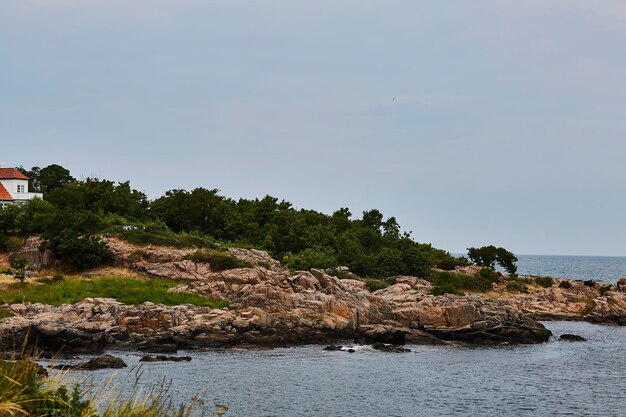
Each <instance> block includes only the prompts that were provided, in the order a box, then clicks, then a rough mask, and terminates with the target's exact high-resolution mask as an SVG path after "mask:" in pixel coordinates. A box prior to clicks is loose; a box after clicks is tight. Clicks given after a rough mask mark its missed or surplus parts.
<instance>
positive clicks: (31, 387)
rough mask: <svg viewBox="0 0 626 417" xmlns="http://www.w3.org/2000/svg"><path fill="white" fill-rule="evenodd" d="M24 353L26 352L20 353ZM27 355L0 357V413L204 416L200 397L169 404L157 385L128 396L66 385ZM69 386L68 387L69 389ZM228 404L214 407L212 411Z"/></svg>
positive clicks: (221, 411) (108, 389)
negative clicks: (44, 373) (143, 392)
mask: <svg viewBox="0 0 626 417" xmlns="http://www.w3.org/2000/svg"><path fill="white" fill-rule="evenodd" d="M23 352H24V351H23ZM31 358H32V356H31V355H30V354H29V353H28V352H26V353H19V354H17V355H15V356H14V357H13V358H12V359H11V360H6V361H5V360H0V416H2V417H5V416H6V417H8V416H11V417H13V416H14V417H18V416H19V417H29V416H33V417H35V416H49V417H122V416H123V417H192V416H201V415H206V413H205V412H203V410H202V408H203V406H204V403H203V401H202V400H200V399H192V400H191V401H189V402H187V403H186V404H183V405H180V406H173V405H172V402H171V401H170V400H169V399H168V396H167V393H168V392H167V388H166V387H164V386H163V385H160V386H159V385H155V387H154V388H153V389H152V390H150V391H149V392H148V393H146V394H142V393H141V392H140V390H139V389H138V388H135V389H133V390H132V391H131V392H130V393H128V394H127V395H122V394H123V392H122V391H120V390H116V389H115V387H114V386H112V385H110V383H108V384H104V385H103V386H102V387H100V389H97V390H95V391H94V390H83V389H81V387H80V386H79V385H70V384H69V383H68V377H67V374H56V375H55V376H53V377H47V376H44V375H41V373H40V368H39V367H38V365H36V364H35V363H34V362H33V360H32V359H31ZM68 387H69V388H68ZM226 410H228V407H226V406H222V405H220V406H219V408H218V406H216V411H214V413H213V415H217V416H221V415H223V414H224V413H225V412H226Z"/></svg>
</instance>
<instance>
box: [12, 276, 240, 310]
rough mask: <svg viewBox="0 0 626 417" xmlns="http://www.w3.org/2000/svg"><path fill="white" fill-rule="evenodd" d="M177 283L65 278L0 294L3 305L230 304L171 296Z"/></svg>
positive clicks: (106, 278) (106, 277) (15, 287)
mask: <svg viewBox="0 0 626 417" xmlns="http://www.w3.org/2000/svg"><path fill="white" fill-rule="evenodd" d="M179 284H180V282H177V281H166V280H159V279H139V278H128V277H117V276H105V277H98V278H93V279H82V278H65V279H64V280H63V281H60V282H54V283H50V284H24V285H21V284H14V285H12V286H11V287H10V288H8V289H7V290H6V291H3V292H2V293H1V294H0V303H2V304H14V303H23V302H26V303H42V304H50V305H55V306H60V305H61V304H73V303H76V302H78V301H81V300H84V299H85V298H88V297H98V298H115V299H116V300H117V301H119V302H122V303H124V304H128V305H139V304H141V303H144V302H146V301H150V302H152V303H155V304H165V305H170V306H171V305H179V304H193V305H196V306H202V307H212V308H222V307H226V306H227V305H228V302H227V301H211V300H208V299H206V298H204V297H201V296H199V295H197V294H191V293H170V292H167V290H168V289H170V288H172V287H175V286H177V285H179Z"/></svg>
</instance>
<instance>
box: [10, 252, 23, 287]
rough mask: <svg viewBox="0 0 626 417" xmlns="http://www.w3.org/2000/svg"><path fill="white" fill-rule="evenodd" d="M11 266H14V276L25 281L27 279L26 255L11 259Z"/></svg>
mask: <svg viewBox="0 0 626 417" xmlns="http://www.w3.org/2000/svg"><path fill="white" fill-rule="evenodd" d="M11 268H13V271H12V272H13V276H14V277H15V279H17V280H18V281H20V282H22V283H23V282H24V280H25V279H26V259H24V257H19V258H15V259H13V260H12V261H11Z"/></svg>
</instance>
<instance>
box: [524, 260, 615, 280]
mask: <svg viewBox="0 0 626 417" xmlns="http://www.w3.org/2000/svg"><path fill="white" fill-rule="evenodd" d="M516 256H517V259H518V262H517V268H518V270H519V273H520V274H529V275H543V276H551V277H553V278H571V279H582V280H588V279H593V280H599V281H604V282H607V283H615V282H617V280H618V279H619V278H621V277H626V256H557V255H516Z"/></svg>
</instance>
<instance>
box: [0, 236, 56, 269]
mask: <svg viewBox="0 0 626 417" xmlns="http://www.w3.org/2000/svg"><path fill="white" fill-rule="evenodd" d="M18 258H24V259H25V260H26V265H27V266H28V268H29V269H31V270H37V269H40V268H41V267H44V266H51V265H54V263H55V258H54V255H53V254H52V251H51V250H49V249H46V248H45V245H44V240H43V238H42V237H41V236H30V237H28V238H27V239H26V241H25V242H24V245H23V246H22V247H21V248H20V249H18V250H17V251H16V252H13V253H12V254H11V255H10V256H9V260H13V259H18Z"/></svg>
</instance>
